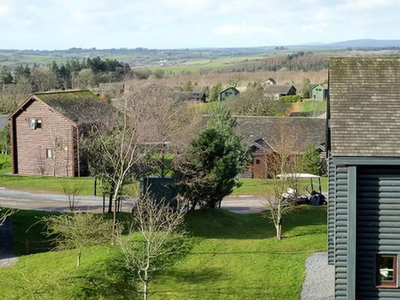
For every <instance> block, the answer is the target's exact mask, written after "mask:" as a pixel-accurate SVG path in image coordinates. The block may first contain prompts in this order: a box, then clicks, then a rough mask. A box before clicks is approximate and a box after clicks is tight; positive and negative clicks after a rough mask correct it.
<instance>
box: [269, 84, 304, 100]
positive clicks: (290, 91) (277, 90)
mask: <svg viewBox="0 0 400 300" xmlns="http://www.w3.org/2000/svg"><path fill="white" fill-rule="evenodd" d="M296 92H297V90H296V88H295V87H294V86H293V85H276V84H273V85H266V86H265V88H264V96H265V98H266V99H269V100H280V98H281V97H283V96H292V95H296Z"/></svg>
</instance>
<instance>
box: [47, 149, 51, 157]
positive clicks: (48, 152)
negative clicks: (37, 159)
mask: <svg viewBox="0 0 400 300" xmlns="http://www.w3.org/2000/svg"><path fill="white" fill-rule="evenodd" d="M46 158H53V151H51V149H46Z"/></svg>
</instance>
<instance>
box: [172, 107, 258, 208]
mask: <svg viewBox="0 0 400 300" xmlns="http://www.w3.org/2000/svg"><path fill="white" fill-rule="evenodd" d="M235 127H236V120H235V119H233V118H231V115H230V113H229V112H228V111H226V110H224V109H223V108H222V107H221V106H218V107H217V108H216V109H215V110H214V111H212V113H211V116H210V119H209V121H208V122H207V126H206V127H205V128H204V129H202V130H200V131H198V133H197V135H196V137H195V138H194V139H193V140H192V141H191V142H190V144H189V145H188V147H187V148H186V150H185V151H184V153H183V154H181V155H180V156H178V157H177V158H176V159H175V161H174V178H175V181H176V184H177V189H178V192H179V193H180V194H181V195H182V196H183V197H184V198H185V199H186V200H188V201H190V202H191V204H192V209H194V208H195V207H196V205H197V204H200V206H201V207H203V208H216V206H217V204H218V203H220V202H221V201H222V199H223V198H224V197H225V196H227V195H229V194H230V193H232V191H233V188H234V187H236V186H239V182H238V180H237V175H238V174H240V173H242V172H243V171H244V169H245V167H246V166H247V165H248V164H249V163H250V161H251V154H250V153H249V152H248V146H247V145H244V144H243V143H242V139H241V138H240V137H239V136H237V135H236V134H235Z"/></svg>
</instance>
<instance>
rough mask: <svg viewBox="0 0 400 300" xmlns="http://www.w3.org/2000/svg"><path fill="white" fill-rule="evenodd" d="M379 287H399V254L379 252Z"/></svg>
mask: <svg viewBox="0 0 400 300" xmlns="http://www.w3.org/2000/svg"><path fill="white" fill-rule="evenodd" d="M377 288H397V255H394V254H378V257H377Z"/></svg>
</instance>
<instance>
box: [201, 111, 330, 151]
mask: <svg viewBox="0 0 400 300" xmlns="http://www.w3.org/2000/svg"><path fill="white" fill-rule="evenodd" d="M234 117H235V118H236V121H237V126H236V133H237V134H238V135H240V136H241V137H242V138H243V139H244V141H246V142H248V143H250V144H251V143H253V142H256V141H259V140H261V139H263V140H264V141H265V142H267V143H268V144H269V146H270V147H272V148H273V149H275V150H276V151H279V150H278V149H279V145H277V144H279V143H281V142H282V141H284V142H285V141H286V142H287V143H288V144H292V147H293V150H294V151H302V150H304V149H305V147H306V146H307V144H308V143H312V144H314V145H316V146H318V145H321V144H324V143H325V125H326V120H324V119H320V118H305V117H298V118H288V117H262V116H234ZM208 118H209V117H208V116H204V118H203V121H202V123H203V125H204V124H206V122H207V120H208ZM259 144H260V143H259Z"/></svg>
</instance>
